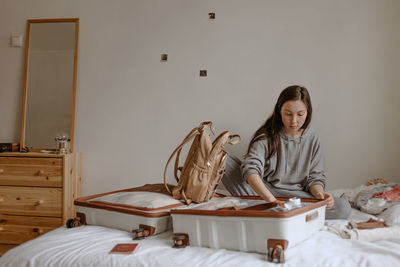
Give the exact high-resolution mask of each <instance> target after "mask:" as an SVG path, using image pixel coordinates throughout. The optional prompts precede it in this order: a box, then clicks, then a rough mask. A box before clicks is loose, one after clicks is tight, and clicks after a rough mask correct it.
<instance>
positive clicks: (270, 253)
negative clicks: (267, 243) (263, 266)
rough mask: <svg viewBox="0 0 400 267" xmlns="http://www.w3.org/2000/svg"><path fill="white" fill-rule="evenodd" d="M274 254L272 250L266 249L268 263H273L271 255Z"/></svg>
mask: <svg viewBox="0 0 400 267" xmlns="http://www.w3.org/2000/svg"><path fill="white" fill-rule="evenodd" d="M273 253H274V249H273V248H269V249H268V261H273V258H272V254H273Z"/></svg>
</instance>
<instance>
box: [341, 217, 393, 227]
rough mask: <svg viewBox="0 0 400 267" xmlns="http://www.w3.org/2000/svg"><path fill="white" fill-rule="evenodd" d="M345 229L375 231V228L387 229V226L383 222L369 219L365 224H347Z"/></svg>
mask: <svg viewBox="0 0 400 267" xmlns="http://www.w3.org/2000/svg"><path fill="white" fill-rule="evenodd" d="M347 227H348V228H349V229H375V228H382V227H388V225H387V224H386V222H384V221H377V220H374V219H369V220H368V221H366V222H359V223H353V222H349V224H348V225H347Z"/></svg>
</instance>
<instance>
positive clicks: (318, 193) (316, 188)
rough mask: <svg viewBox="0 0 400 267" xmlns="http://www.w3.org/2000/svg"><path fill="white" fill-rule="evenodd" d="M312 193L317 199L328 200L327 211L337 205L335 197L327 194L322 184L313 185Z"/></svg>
mask: <svg viewBox="0 0 400 267" xmlns="http://www.w3.org/2000/svg"><path fill="white" fill-rule="evenodd" d="M310 192H311V194H312V195H313V196H314V197H315V198H316V199H327V200H328V204H327V205H326V208H327V209H330V208H332V207H333V205H334V204H335V201H334V200H333V197H332V196H331V195H330V194H328V193H325V191H324V188H323V187H322V185H320V184H315V185H312V186H311V188H310Z"/></svg>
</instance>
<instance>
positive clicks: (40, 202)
mask: <svg viewBox="0 0 400 267" xmlns="http://www.w3.org/2000/svg"><path fill="white" fill-rule="evenodd" d="M81 161H82V156H81V153H72V154H67V155H57V154H43V153H18V152H13V153H11V152H10V153H0V255H2V254H3V253H4V252H6V251H7V250H9V249H11V248H13V247H15V246H17V245H19V244H21V243H23V242H25V241H27V240H30V239H33V238H36V237H38V236H40V235H41V234H43V233H46V232H48V231H50V230H52V229H55V228H57V227H59V226H61V225H63V224H65V222H66V220H67V219H69V218H71V217H74V216H75V206H74V203H73V202H74V199H75V198H77V197H79V196H81V192H82V171H81V166H82V164H81Z"/></svg>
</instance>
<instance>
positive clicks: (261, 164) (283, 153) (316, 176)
mask: <svg viewBox="0 0 400 267" xmlns="http://www.w3.org/2000/svg"><path fill="white" fill-rule="evenodd" d="M280 139H281V140H280V141H281V147H280V151H279V152H280V155H279V158H278V156H277V154H276V153H275V154H274V155H273V156H272V157H271V158H270V159H269V160H268V161H266V158H267V155H268V143H267V142H268V141H267V139H262V140H258V141H256V142H254V143H253V144H252V146H251V147H250V151H249V153H247V154H246V156H245V158H244V160H243V163H242V165H241V171H242V176H243V178H244V179H245V181H247V178H248V177H249V175H250V174H253V173H257V174H258V175H260V177H261V178H262V179H263V181H264V183H266V184H267V183H269V185H270V186H273V187H276V188H279V189H286V190H301V191H307V192H309V191H310V187H311V185H313V184H321V185H322V186H323V187H324V188H325V178H326V177H325V168H324V160H323V154H322V147H321V144H320V141H319V138H318V136H317V135H316V133H315V132H314V131H313V130H312V129H311V128H310V127H308V128H307V129H305V130H304V132H303V134H302V136H301V137H299V138H293V137H291V136H289V135H287V134H286V133H285V132H284V131H283V132H281V134H280Z"/></svg>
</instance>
